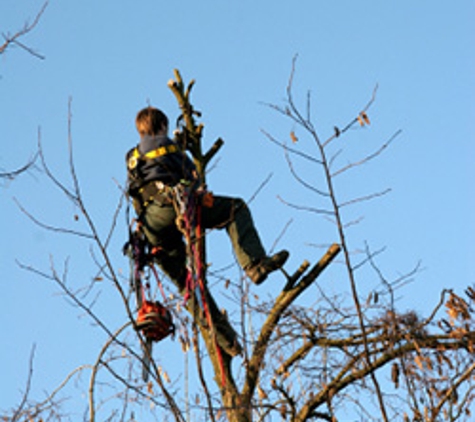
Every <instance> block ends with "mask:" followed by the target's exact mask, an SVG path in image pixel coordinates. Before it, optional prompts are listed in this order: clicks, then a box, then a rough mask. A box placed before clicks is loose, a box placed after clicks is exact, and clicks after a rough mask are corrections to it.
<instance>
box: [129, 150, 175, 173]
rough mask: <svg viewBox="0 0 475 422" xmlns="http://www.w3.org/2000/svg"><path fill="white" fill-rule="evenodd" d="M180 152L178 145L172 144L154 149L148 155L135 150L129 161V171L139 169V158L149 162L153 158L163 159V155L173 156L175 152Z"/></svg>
mask: <svg viewBox="0 0 475 422" xmlns="http://www.w3.org/2000/svg"><path fill="white" fill-rule="evenodd" d="M177 151H179V148H178V145H176V144H170V145H164V146H161V147H158V148H157V149H153V150H152V151H149V152H147V153H146V154H143V155H142V154H140V152H139V149H138V148H134V150H133V152H132V155H131V157H130V158H129V161H128V166H129V169H131V170H132V169H134V168H135V167H137V159H138V158H145V159H148V160H152V159H153V158H157V157H161V156H163V155H167V154H171V153H173V152H177Z"/></svg>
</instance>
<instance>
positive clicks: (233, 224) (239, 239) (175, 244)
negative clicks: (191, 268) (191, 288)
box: [142, 196, 265, 288]
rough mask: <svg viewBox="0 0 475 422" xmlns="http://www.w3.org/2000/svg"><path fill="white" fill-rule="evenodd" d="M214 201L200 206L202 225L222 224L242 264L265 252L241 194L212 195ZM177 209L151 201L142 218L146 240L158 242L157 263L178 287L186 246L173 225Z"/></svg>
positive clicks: (183, 275)
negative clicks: (231, 195) (233, 195)
mask: <svg viewBox="0 0 475 422" xmlns="http://www.w3.org/2000/svg"><path fill="white" fill-rule="evenodd" d="M213 199H214V200H213V204H212V205H211V206H209V207H205V206H203V207H201V226H202V228H203V229H212V228H216V229H222V228H225V229H226V231H227V233H228V235H229V238H230V240H231V244H232V246H233V249H234V252H235V254H236V258H237V260H238V262H239V264H240V265H241V267H242V268H247V267H248V266H249V265H251V264H252V263H254V262H256V261H258V260H259V259H261V258H263V257H264V256H265V250H264V248H263V246H262V243H261V241H260V238H259V235H258V233H257V230H256V228H255V226H254V222H253V220H252V216H251V213H250V211H249V208H248V207H247V205H246V203H245V202H244V201H243V200H242V199H240V198H229V197H225V196H215V197H214V198H213ZM176 218H177V215H176V212H175V209H174V207H173V206H172V205H169V204H168V205H163V204H161V203H160V202H159V201H153V202H152V203H151V204H149V205H148V206H147V208H146V210H145V213H144V215H143V218H142V222H143V228H144V232H145V235H146V236H147V239H148V241H149V242H150V243H151V244H152V245H153V246H160V247H161V250H162V251H161V253H160V254H159V258H158V264H159V266H160V267H161V268H162V269H163V271H164V272H165V273H166V274H167V275H168V276H169V277H170V278H171V279H172V281H174V282H175V283H176V284H177V285H178V286H179V287H180V288H183V287H184V283H185V279H186V247H185V244H184V241H183V235H182V233H181V232H180V231H179V230H178V228H177V226H176Z"/></svg>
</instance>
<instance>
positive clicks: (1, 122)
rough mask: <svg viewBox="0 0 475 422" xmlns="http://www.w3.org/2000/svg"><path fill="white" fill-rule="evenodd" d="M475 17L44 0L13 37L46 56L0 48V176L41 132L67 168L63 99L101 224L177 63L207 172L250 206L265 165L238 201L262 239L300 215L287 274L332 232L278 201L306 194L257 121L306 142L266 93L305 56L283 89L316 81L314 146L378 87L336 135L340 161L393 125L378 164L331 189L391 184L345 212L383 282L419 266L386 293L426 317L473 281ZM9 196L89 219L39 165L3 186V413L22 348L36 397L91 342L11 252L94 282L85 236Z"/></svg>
mask: <svg viewBox="0 0 475 422" xmlns="http://www.w3.org/2000/svg"><path fill="white" fill-rule="evenodd" d="M42 5H43V2H42V1H39V0H24V1H22V2H18V1H16V0H3V1H2V2H1V3H0V31H1V32H2V33H4V34H5V33H8V32H9V33H13V32H14V31H16V30H17V29H19V28H20V27H22V26H23V24H24V23H25V21H27V20H30V21H31V20H32V19H33V17H34V16H35V14H36V13H37V12H38V11H39V10H40V8H41V7H42ZM474 12H475V5H474V3H473V2H472V1H466V0H460V1H457V2H442V1H436V2H434V1H419V2H412V1H406V0H403V1H399V2H375V1H367V0H363V1H360V2H350V1H340V2H324V1H315V0H312V1H310V0H303V1H300V2H290V1H278V2H275V1H267V0H265V1H258V2H256V1H248V0H246V1H240V2H212V1H202V2H191V1H184V2H181V3H179V4H178V3H175V2H170V1H169V2H165V1H153V0H143V1H140V2H128V1H123V2H117V1H114V2H112V1H109V0H105V1H101V2H97V1H92V0H81V1H79V0H71V1H68V2H60V1H57V0H51V1H50V3H49V5H48V7H47V8H46V10H45V12H44V15H43V17H42V19H41V21H40V23H39V24H38V26H37V27H36V28H35V29H34V30H33V31H32V32H31V33H29V34H28V35H26V36H25V37H24V38H22V42H24V43H25V44H26V45H28V46H29V47H32V48H34V49H36V50H37V51H38V52H39V53H41V54H42V55H44V56H45V60H39V59H37V58H34V57H32V56H31V55H29V54H27V53H26V52H25V51H24V50H22V49H20V48H18V47H16V48H12V49H10V50H8V51H7V53H6V54H4V55H2V56H0V140H1V143H2V152H1V154H0V168H1V170H2V171H6V170H11V169H15V168H17V167H20V166H21V165H23V164H24V163H25V161H26V160H28V158H30V157H31V156H32V155H33V154H34V151H35V149H36V144H37V141H38V136H39V135H38V133H39V132H40V133H41V141H42V145H43V147H44V151H45V155H46V159H47V161H48V163H49V164H50V165H51V168H52V169H53V170H54V171H55V172H57V174H58V175H59V177H61V178H62V180H68V179H67V178H68V172H67V170H68V167H67V159H68V157H67V138H68V102H69V101H70V100H71V107H72V138H73V144H74V156H75V163H76V169H77V172H78V175H79V178H80V182H81V186H82V191H83V194H84V197H85V200H86V202H87V204H88V206H89V207H90V211H91V214H92V215H93V217H94V219H95V221H96V223H97V226H98V228H99V231H100V232H101V233H102V234H105V233H107V230H108V227H109V224H110V221H111V217H112V214H113V211H114V209H115V206H116V204H117V202H118V198H119V190H118V188H117V184H116V181H118V182H119V183H123V181H124V178H125V169H124V158H123V157H124V154H125V152H126V151H127V149H128V148H130V147H131V146H133V145H134V144H135V143H136V142H137V136H136V134H135V129H134V124H133V122H134V117H135V114H136V112H137V111H138V110H139V109H140V108H141V107H143V106H145V105H147V104H148V103H151V104H153V105H156V106H158V107H160V108H162V109H163V110H164V111H166V112H167V113H168V114H169V116H170V118H171V119H172V120H173V119H174V118H175V117H176V116H177V115H178V109H177V106H176V103H175V100H174V97H173V95H172V94H171V92H170V91H169V89H168V88H167V85H166V84H167V81H168V80H169V79H170V78H171V77H173V69H174V68H178V69H180V71H181V73H182V75H183V77H184V79H185V80H189V79H191V78H194V79H196V81H197V82H196V86H195V88H194V94H193V101H194V103H195V105H196V107H197V108H198V109H199V110H201V111H202V112H203V121H204V123H205V145H208V146H209V145H211V144H212V143H213V142H214V140H215V139H216V138H217V137H218V136H221V137H223V138H224V140H225V146H224V148H223V149H222V150H221V151H220V154H219V160H217V162H216V165H215V166H214V168H213V171H212V172H211V173H210V175H209V180H208V181H209V184H210V188H211V190H213V191H215V192H217V193H222V194H229V195H238V196H241V197H243V198H245V199H248V198H250V197H251V196H252V195H253V193H254V192H255V190H256V189H257V186H259V185H260V184H261V183H262V181H263V180H265V179H266V178H267V177H268V175H269V174H272V178H271V179H270V182H269V183H268V184H267V185H266V188H265V189H264V190H263V192H261V193H260V194H259V195H258V197H257V198H256V199H255V200H254V201H253V202H252V204H251V208H252V211H253V215H254V218H255V220H256V224H257V226H258V227H259V231H260V233H261V235H262V238H263V240H264V243H265V244H266V246H270V245H271V244H272V242H273V241H274V240H275V239H276V238H277V237H278V235H279V233H280V231H281V230H282V228H283V227H284V226H285V224H286V223H287V222H288V221H289V219H291V218H292V219H293V222H292V224H291V225H290V229H289V230H288V232H287V233H286V235H285V236H284V238H283V239H282V240H281V243H280V244H279V246H285V247H287V248H289V249H290V250H291V253H292V257H291V259H290V262H289V267H290V268H292V267H293V266H298V265H299V264H300V262H301V261H302V260H303V259H304V258H309V259H316V258H317V257H318V256H319V254H320V250H318V249H317V250H315V248H314V247H312V246H311V245H310V244H312V243H313V244H321V243H330V242H332V241H334V240H335V239H334V236H335V233H334V231H332V229H331V226H330V225H329V224H328V223H327V222H326V221H324V220H323V219H321V218H319V217H316V216H314V215H310V216H309V215H306V214H303V213H298V212H296V211H295V210H293V209H289V208H288V207H286V206H284V205H283V204H282V203H281V202H280V201H279V200H278V199H277V195H281V196H282V197H284V198H289V199H292V200H294V201H295V202H298V203H305V202H306V201H309V202H310V203H312V201H314V199H312V198H310V197H309V196H308V195H305V194H304V191H303V190H301V188H299V187H297V186H296V184H295V182H294V181H293V179H292V177H291V176H290V174H289V171H288V168H287V164H286V161H285V159H284V157H283V154H282V151H280V150H279V149H278V148H276V147H275V146H274V145H273V144H271V143H270V142H269V141H268V140H267V139H266V137H265V136H264V135H263V133H262V130H266V131H267V132H270V133H272V134H273V135H274V136H276V137H278V138H279V139H281V140H283V141H285V142H290V138H289V133H290V131H292V130H294V131H296V133H297V135H298V136H299V147H301V148H302V149H303V150H305V151H314V146H313V144H311V141H310V140H308V139H306V138H305V136H304V134H303V132H301V131H300V129H298V128H296V127H295V125H294V124H293V123H292V122H290V121H287V120H285V119H284V118H283V117H282V116H279V115H278V114H276V113H275V112H274V111H272V110H271V109H270V108H269V107H267V106H266V105H265V104H266V103H272V104H282V103H283V100H284V98H285V89H286V86H287V82H288V78H289V75H290V71H291V67H292V60H293V58H294V57H295V56H296V55H298V59H297V61H296V72H295V79H294V90H295V99H296V101H297V102H298V104H300V105H302V107H304V105H305V99H306V93H307V91H310V92H311V95H312V97H311V98H312V118H313V121H314V124H315V125H316V127H317V129H318V131H319V134H320V136H321V137H322V138H325V137H327V136H330V135H331V133H332V130H333V126H335V125H337V126H343V125H344V124H345V123H346V122H348V121H349V120H351V119H352V118H354V117H355V115H356V114H357V113H358V112H359V111H360V110H361V108H362V107H363V106H364V105H365V104H366V102H367V101H368V100H369V99H370V98H371V95H372V92H373V89H374V88H375V86H376V85H378V91H377V97H376V101H375V103H374V104H373V106H372V108H371V109H370V110H369V117H370V119H371V121H372V124H371V126H369V127H366V128H362V129H359V130H354V131H351V132H350V133H349V135H348V136H346V137H345V138H342V139H341V142H342V143H344V144H343V145H342V146H344V147H345V148H347V149H348V151H349V152H350V153H351V154H352V157H361V156H364V155H365V154H367V153H369V152H370V151H372V150H374V149H375V148H377V145H380V144H381V143H382V142H385V141H386V140H388V139H389V138H390V137H391V136H392V135H393V134H394V133H395V132H396V131H398V130H402V133H401V134H400V135H399V136H398V137H397V139H396V140H395V142H394V143H393V144H392V145H391V147H390V148H389V150H388V151H386V152H385V153H384V154H383V155H382V156H381V157H380V158H379V159H378V160H377V161H375V162H374V163H371V164H370V165H368V166H366V167H365V168H362V169H360V170H358V171H357V172H356V173H355V174H354V176H352V177H351V178H342V180H341V181H340V180H339V181H338V185H337V187H338V188H339V192H340V195H341V198H343V199H344V198H351V197H352V196H358V195H362V194H367V193H371V192H374V191H378V190H383V189H385V188H387V187H390V188H391V189H392V191H391V193H390V194H389V195H387V196H385V197H383V198H381V199H378V200H376V201H375V202H372V203H367V204H364V205H361V206H358V207H356V208H354V209H353V210H352V211H351V212H350V213H349V214H348V215H347V218H348V219H351V218H357V217H359V216H364V220H363V221H362V223H361V224H360V225H358V226H357V227H355V228H354V229H351V232H350V235H351V244H352V247H353V248H354V250H357V249H358V248H361V247H363V246H364V242H368V243H369V244H370V245H371V247H372V248H374V249H378V248H380V247H383V246H385V247H386V248H387V249H386V252H385V253H384V254H383V255H382V256H381V257H380V258H379V261H378V262H379V264H380V266H381V267H382V269H383V270H384V271H385V273H387V274H388V277H389V278H391V277H397V276H398V274H402V273H404V272H407V271H410V270H411V269H412V268H413V267H414V265H415V264H416V263H417V262H418V261H419V260H420V261H421V262H422V267H423V271H421V272H420V273H419V274H418V275H417V276H416V278H415V280H414V283H412V284H411V285H409V286H407V289H406V290H404V291H400V292H399V293H400V295H401V298H400V306H401V307H402V308H403V309H404V308H406V307H416V308H417V309H418V310H420V311H421V312H423V311H424V310H425V309H428V308H427V306H428V305H430V304H431V303H435V302H436V301H437V299H438V294H439V292H440V290H441V289H442V288H444V287H446V288H454V289H458V290H459V291H461V290H462V289H464V287H466V286H467V285H469V284H471V283H473V280H474V275H475V270H474V269H473V265H472V262H473V258H474V257H475V256H474V255H475V247H474V242H473V237H474V234H475V224H474V217H473V216H474V215H475V206H474V199H473V180H475V174H474V173H475V170H474V166H473V159H474V158H475V148H474V140H473V134H474V133H475V127H474V126H475V125H474V121H475V119H474V118H475V83H474V76H473V75H474V74H475V49H474V41H475V30H474V27H473V21H474V18H475V13H474ZM305 171H313V170H312V169H306V170H305ZM315 173H317V172H316V171H315ZM308 175H309V177H315V179H314V180H317V181H318V180H320V179H318V177H317V176H316V175H315V174H313V173H308ZM312 180H313V179H312ZM68 183H69V182H68ZM13 198H17V199H18V201H20V202H21V203H22V204H23V205H24V206H25V207H27V209H28V210H29V211H30V212H32V213H33V214H34V215H35V216H37V217H38V218H40V219H41V220H42V221H45V222H46V223H49V224H57V225H60V226H67V227H72V228H75V227H84V226H81V225H82V224H83V222H82V221H81V219H79V221H75V219H74V215H75V214H76V213H77V210H75V209H74V206H73V205H71V204H70V203H68V202H67V201H66V200H65V199H64V198H63V197H62V196H61V195H60V194H59V193H58V192H57V190H55V189H53V188H52V186H51V185H50V184H48V183H46V181H45V180H44V178H43V177H42V175H41V174H38V173H36V172H33V173H31V174H28V175H25V176H23V177H22V178H20V179H17V180H15V181H13V182H8V183H3V186H2V187H1V194H0V201H1V209H2V220H1V221H2V222H1V224H2V241H1V257H2V258H1V261H0V265H1V267H0V268H1V273H2V274H3V277H2V279H3V281H2V285H3V292H2V295H1V299H0V301H1V308H0V309H1V311H0V324H1V325H0V326H1V332H2V345H3V346H2V348H1V349H0V369H1V373H2V381H1V390H2V395H1V399H0V408H2V409H4V408H6V407H9V406H13V405H14V404H15V403H17V402H18V401H19V399H20V397H21V394H20V390H21V389H22V388H23V387H24V383H25V381H26V377H27V364H28V359H29V354H30V351H31V348H32V345H33V344H36V356H35V373H34V377H35V378H34V384H33V391H34V392H35V393H37V394H41V392H42V391H43V389H50V388H53V387H54V386H56V385H57V384H58V383H59V382H60V381H61V380H62V379H63V377H64V376H65V375H66V374H67V373H68V372H69V371H70V370H72V369H74V367H76V366H78V365H80V364H85V363H91V362H92V361H93V360H94V359H95V356H96V354H97V352H98V350H99V348H100V347H101V344H102V343H103V342H104V336H103V334H102V333H100V332H99V331H98V330H97V329H96V328H94V327H92V326H91V323H90V321H88V320H87V318H86V317H85V316H84V315H82V314H81V312H80V311H79V310H78V309H75V308H74V307H72V306H71V305H70V303H68V302H67V301H66V300H65V299H64V298H63V297H61V296H60V295H59V294H58V288H57V286H55V285H54V284H52V283H49V282H47V281H46V280H43V279H41V278H39V277H37V276H35V275H34V274H32V273H29V272H26V271H24V270H21V269H20V268H19V266H18V264H17V263H16V261H20V262H22V263H24V264H28V265H30V264H31V265H33V266H35V267H36V268H39V269H42V270H45V271H47V270H48V268H49V267H50V256H53V257H54V259H55V262H56V263H57V265H58V266H61V265H62V263H63V262H64V260H65V259H66V258H67V257H69V271H70V274H69V275H70V282H71V285H72V286H74V287H76V288H79V287H80V286H83V285H85V284H87V283H89V282H90V280H91V277H93V275H94V266H93V264H92V263H91V260H90V254H89V246H88V244H87V242H84V241H79V240H78V239H71V238H69V237H67V236H61V235H59V234H54V233H48V232H45V231H43V230H42V229H40V228H39V227H37V226H35V225H34V224H33V223H31V222H30V221H29V220H28V219H27V218H26V217H25V215H23V214H22V213H21V212H20V211H19V209H18V206H17V205H16V204H15V202H14V201H13ZM125 236H126V228H125V219H124V218H122V217H121V219H120V220H119V226H118V228H117V231H116V233H115V236H114V238H113V243H112V249H111V254H112V256H113V258H114V263H115V265H116V267H117V268H123V269H124V272H126V269H127V262H126V261H125V260H124V258H122V257H121V255H120V247H121V245H122V243H123V242H124V240H125ZM211 239H212V240H210V250H211V256H212V259H213V260H215V261H216V262H217V263H219V264H223V265H224V264H225V263H229V262H232V254H231V251H230V250H229V246H228V243H227V239H226V237H225V236H224V235H221V234H217V235H214V234H213V235H212V237H211ZM355 259H358V258H357V257H356V258H355ZM326 277H328V278H330V279H331V278H332V277H336V273H335V274H332V273H331V272H329V273H328V275H326ZM273 282H275V283H279V280H278V279H277V280H275V281H273ZM324 282H325V280H324V279H323V280H322V283H324ZM362 282H363V284H364V280H362ZM218 287H219V286H217V287H216V288H218ZM347 287H348V286H346V285H345V286H342V289H343V290H344V289H345V288H347ZM361 288H362V289H364V288H365V286H361ZM263 289H264V290H261V292H263V291H267V290H266V289H267V288H266V287H263ZM110 290H112V287H110V286H107V285H104V286H103V292H102V296H101V297H100V304H99V305H98V306H100V307H101V309H103V310H104V312H105V314H107V317H108V318H109V317H110V321H111V324H112V325H114V324H117V326H118V325H119V324H120V321H124V319H125V314H124V315H122V314H120V312H121V311H122V309H120V308H118V307H115V304H116V302H115V301H116V299H113V297H114V292H111V291H110ZM102 307H103V308H102ZM117 313H118V314H117Z"/></svg>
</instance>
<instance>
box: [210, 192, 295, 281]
mask: <svg viewBox="0 0 475 422" xmlns="http://www.w3.org/2000/svg"><path fill="white" fill-rule="evenodd" d="M202 223H203V226H204V227H205V228H223V227H224V228H226V230H227V232H228V235H229V237H230V239H231V243H232V245H233V249H234V252H235V253H236V258H237V260H238V262H239V264H240V265H241V267H242V268H243V269H244V270H245V271H246V273H247V275H248V276H249V277H250V278H251V280H252V281H253V282H254V283H256V284H260V283H262V282H263V281H264V280H265V279H266V278H267V275H268V274H269V273H270V272H272V271H274V270H276V269H278V268H280V267H282V265H283V264H284V263H285V261H286V260H287V258H288V255H289V254H288V252H287V251H281V252H278V253H277V254H275V255H272V256H271V257H267V256H266V252H265V250H264V247H263V246H262V242H261V240H260V238H259V234H258V232H257V230H256V228H255V225H254V222H253V220H252V216H251V212H250V211H249V208H248V206H247V205H246V203H245V202H244V201H243V200H242V199H240V198H228V197H224V196H216V197H214V201H213V205H212V206H211V207H203V211H202Z"/></svg>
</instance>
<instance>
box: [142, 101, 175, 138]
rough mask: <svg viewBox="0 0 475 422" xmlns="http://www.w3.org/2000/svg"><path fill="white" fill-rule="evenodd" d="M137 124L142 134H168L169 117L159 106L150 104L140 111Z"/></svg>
mask: <svg viewBox="0 0 475 422" xmlns="http://www.w3.org/2000/svg"><path fill="white" fill-rule="evenodd" d="M135 126H136V128H137V131H138V132H139V134H140V136H145V135H149V136H156V135H167V133H168V117H167V116H166V115H165V113H163V111H161V110H159V109H158V108H155V107H151V106H149V107H146V108H144V109H142V110H140V111H139V112H138V114H137V117H136V118H135Z"/></svg>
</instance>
